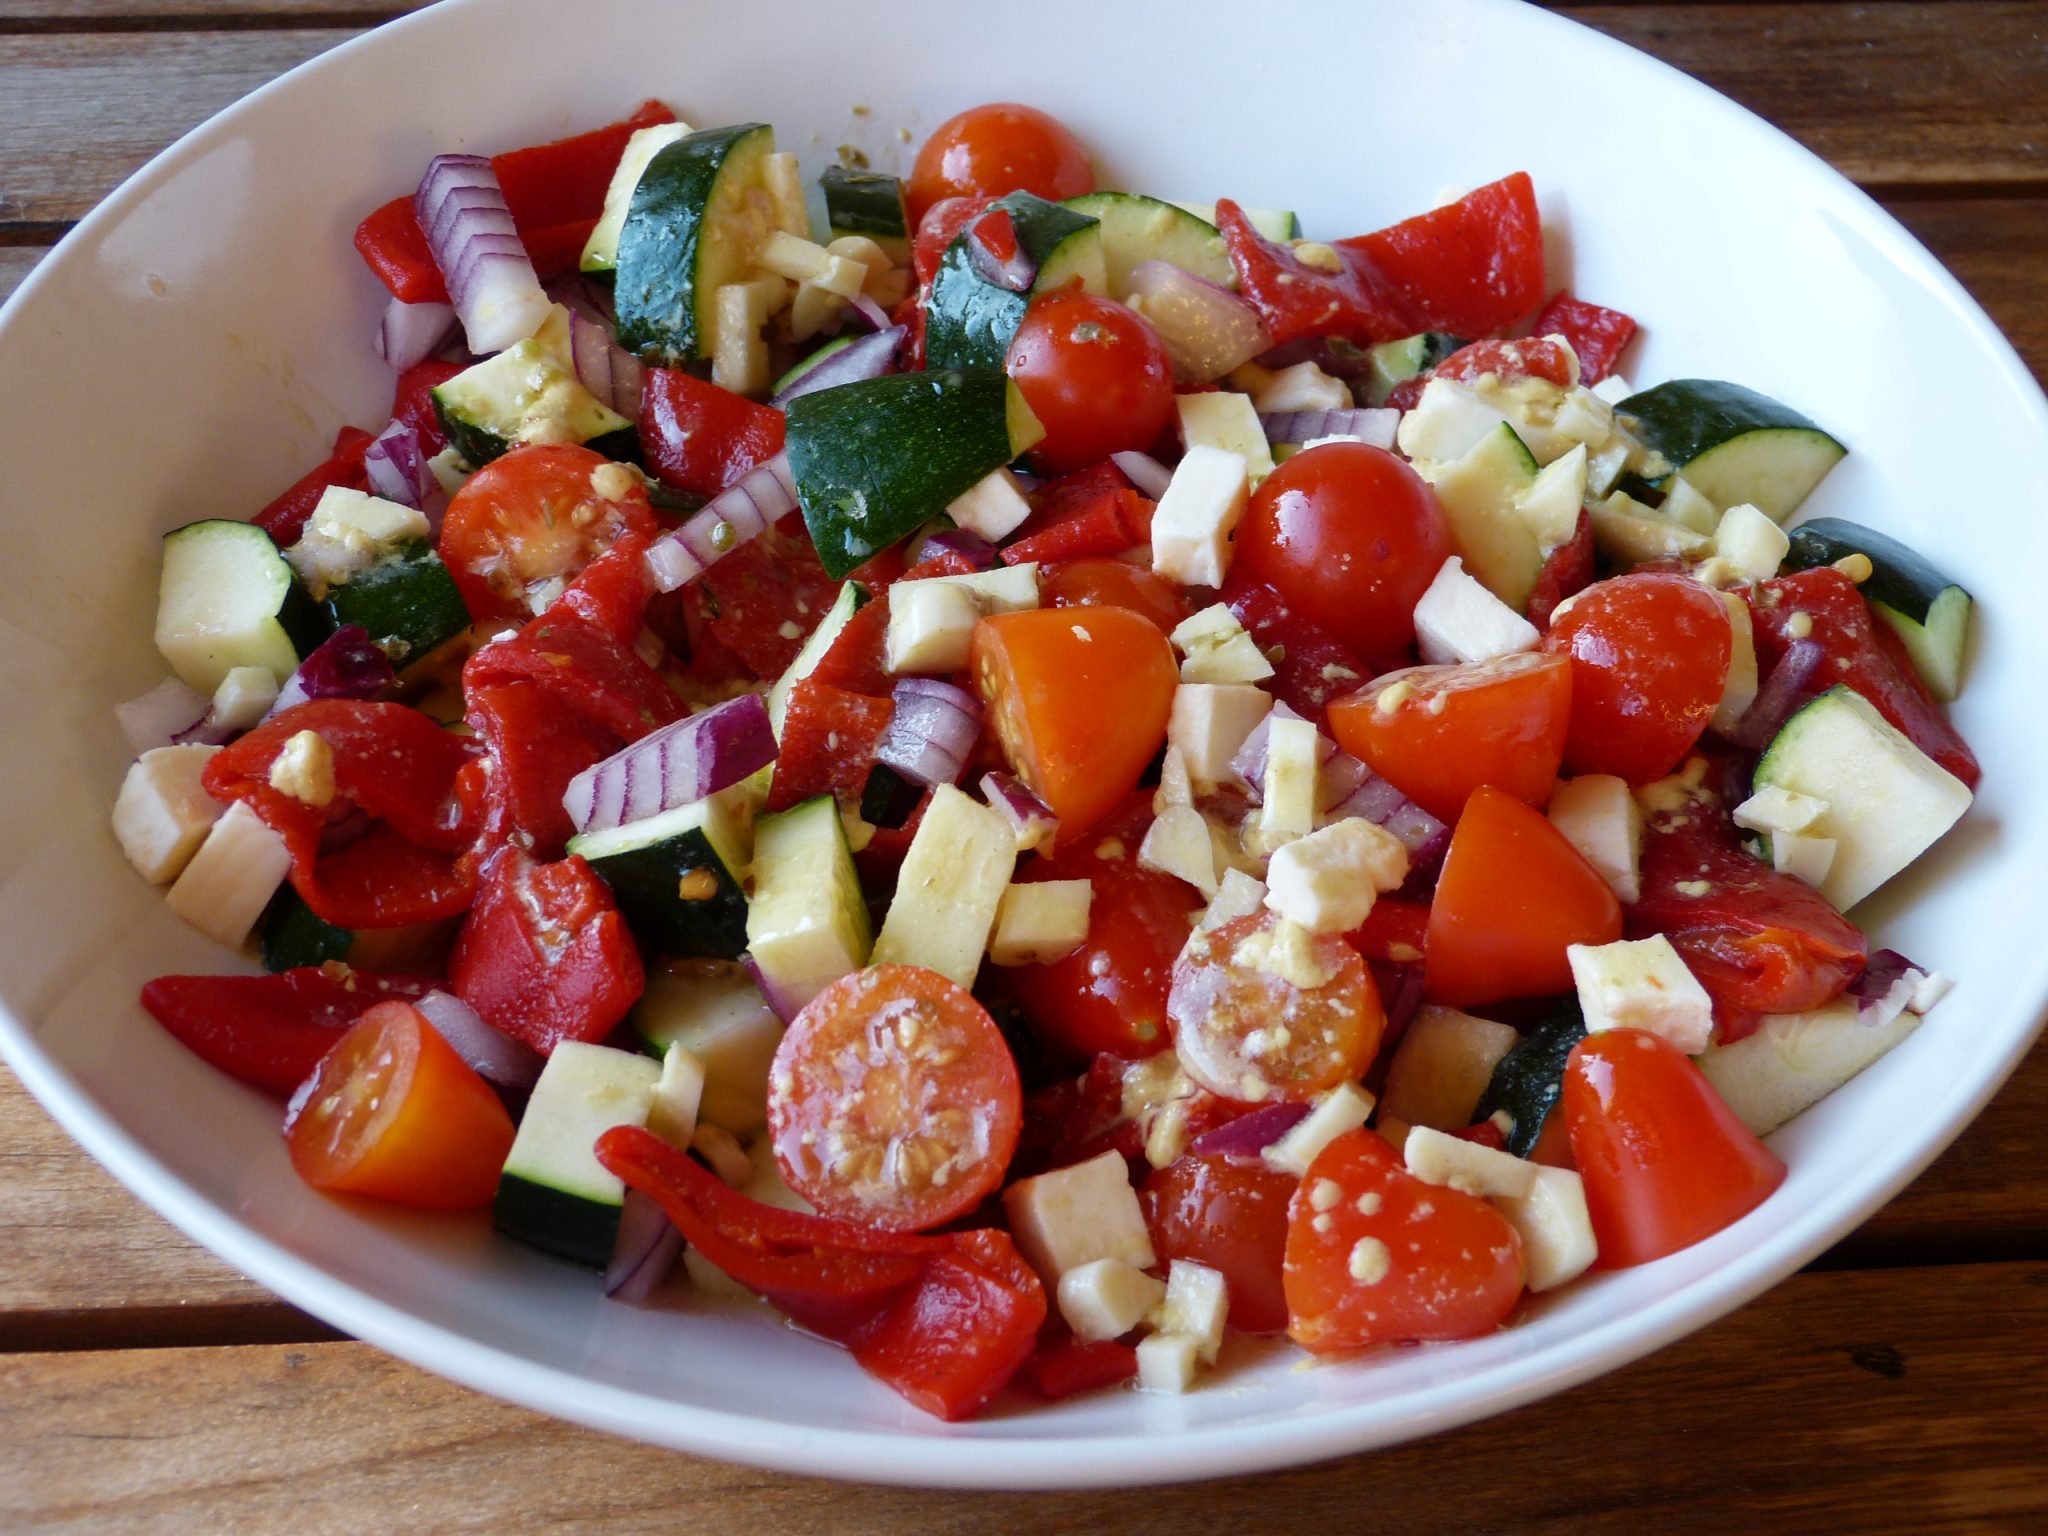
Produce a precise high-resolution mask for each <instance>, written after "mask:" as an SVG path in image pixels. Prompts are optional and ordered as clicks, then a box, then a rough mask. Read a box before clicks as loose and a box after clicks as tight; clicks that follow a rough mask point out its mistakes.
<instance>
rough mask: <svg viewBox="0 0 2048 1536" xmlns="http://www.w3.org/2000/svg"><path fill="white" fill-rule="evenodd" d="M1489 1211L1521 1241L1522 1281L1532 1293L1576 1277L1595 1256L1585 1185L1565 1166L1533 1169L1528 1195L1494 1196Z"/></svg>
mask: <svg viewBox="0 0 2048 1536" xmlns="http://www.w3.org/2000/svg"><path fill="white" fill-rule="evenodd" d="M1493 1207H1494V1209H1495V1210H1497V1211H1499V1212H1500V1213H1501V1215H1503V1216H1505V1217H1507V1219H1508V1225H1509V1226H1511V1227H1513V1228H1514V1229H1515V1232H1516V1234H1517V1235H1518V1236H1520V1238H1521V1239H1522V1267H1523V1271H1524V1277H1523V1283H1524V1284H1526V1285H1527V1286H1528V1288H1529V1290H1530V1292H1531V1293H1532V1294H1540V1293H1541V1292H1543V1291H1553V1290H1556V1289H1557V1287H1559V1286H1560V1285H1563V1284H1564V1283H1565V1282H1566V1281H1568V1280H1576V1279H1578V1277H1579V1276H1580V1275H1582V1274H1584V1273H1585V1272H1586V1271H1587V1270H1588V1269H1590V1268H1592V1267H1593V1260H1594V1259H1596V1258H1598V1257H1599V1254H1600V1246H1599V1244H1598V1243H1597V1242H1596V1241H1595V1240H1594V1237H1593V1219H1592V1217H1591V1215H1590V1214H1589V1213H1588V1212H1587V1210H1586V1181H1585V1180H1584V1179H1583V1178H1581V1177H1580V1176H1579V1175H1578V1174H1576V1173H1574V1172H1573V1171H1572V1170H1571V1169H1569V1168H1537V1169H1536V1170H1535V1182H1534V1183H1533V1184H1532V1185H1531V1186H1530V1188H1529V1191H1528V1193H1526V1194H1523V1195H1519V1196H1517V1195H1499V1196H1495V1197H1494V1201H1493Z"/></svg>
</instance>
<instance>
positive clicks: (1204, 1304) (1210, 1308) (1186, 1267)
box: [1151, 1259, 1230, 1365]
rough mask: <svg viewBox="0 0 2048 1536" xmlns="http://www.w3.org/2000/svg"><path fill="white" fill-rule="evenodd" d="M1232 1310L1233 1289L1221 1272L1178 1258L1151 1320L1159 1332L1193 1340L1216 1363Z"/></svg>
mask: <svg viewBox="0 0 2048 1536" xmlns="http://www.w3.org/2000/svg"><path fill="white" fill-rule="evenodd" d="M1229 1313H1230V1290H1229V1287H1228V1286H1227V1285H1226V1284H1225V1282H1224V1279H1223V1275H1222V1272H1221V1271H1220V1270H1215V1269H1211V1268H1210V1267H1209V1266H1208V1265H1207V1264H1196V1263H1193V1262H1192V1261H1190V1260H1187V1259H1175V1260H1174V1261H1173V1262H1172V1263H1171V1264H1170V1265H1168V1266H1167V1270H1166V1294H1165V1295H1164V1296H1163V1297H1162V1298H1161V1299H1160V1301H1159V1304H1158V1305H1157V1306H1156V1307H1154V1308H1153V1309H1152V1316H1151V1323H1152V1326H1153V1328H1155V1329H1156V1330H1157V1331H1159V1332H1160V1333H1163V1334H1167V1335H1179V1336H1181V1337H1184V1338H1190V1339H1193V1340H1194V1341H1195V1348H1196V1352H1197V1353H1198V1354H1199V1355H1200V1356H1201V1357H1202V1359H1203V1361H1204V1362H1205V1363H1207V1364H1210V1365H1214V1364H1215V1363H1216V1355H1217V1352H1218V1351H1219V1350H1221V1349H1222V1348H1223V1324H1224V1320H1225V1319H1226V1318H1227V1317H1228V1316H1229Z"/></svg>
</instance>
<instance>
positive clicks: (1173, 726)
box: [1166, 683, 1273, 789]
mask: <svg viewBox="0 0 2048 1536" xmlns="http://www.w3.org/2000/svg"><path fill="white" fill-rule="evenodd" d="M1272 710H1273V696H1272V695H1271V694H1270V693H1267V692H1266V691H1265V690H1264V689H1263V688H1254V687H1252V686H1251V685H1249V684H1247V683H1182V684H1181V685H1180V686H1179V687H1178V688H1176V689H1174V691H1173V709H1172V712H1171V714H1170V715H1169V716H1168V718H1167V723H1166V739H1167V741H1168V742H1169V743H1171V744H1172V745H1173V746H1174V747H1176V748H1178V749H1179V751H1180V754H1181V757H1182V758H1183V759H1184V760H1185V761H1186V763H1187V765H1188V777H1189V778H1191V779H1193V780H1194V782H1195V784H1196V786H1197V787H1198V788H1201V789H1208V788H1212V787H1213V786H1215V785H1217V784H1222V783H1225V782H1226V781H1228V780H1229V778H1230V777H1231V773H1230V760H1231V759H1232V758H1233V757H1235V756H1237V752H1238V749H1239V748H1240V747H1242V746H1243V745H1244V744H1245V740H1246V738H1248V737H1249V736H1250V735H1251V733H1252V732H1253V731H1255V730H1257V729H1258V727H1259V722H1260V721H1261V720H1263V719H1265V718H1266V716H1267V715H1269V714H1271V713H1272Z"/></svg>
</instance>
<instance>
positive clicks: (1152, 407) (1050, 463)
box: [1003, 288, 1173, 475]
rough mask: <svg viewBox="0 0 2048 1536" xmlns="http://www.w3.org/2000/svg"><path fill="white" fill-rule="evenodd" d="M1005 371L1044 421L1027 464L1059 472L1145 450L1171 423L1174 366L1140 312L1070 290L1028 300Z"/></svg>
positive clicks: (1111, 300)
mask: <svg viewBox="0 0 2048 1536" xmlns="http://www.w3.org/2000/svg"><path fill="white" fill-rule="evenodd" d="M1003 367H1004V370H1005V371H1006V372H1007V373H1008V374H1009V375H1010V377H1011V378H1012V379H1015V380H1016V381H1017V388H1018V390H1019V391H1020V392H1022V394H1023V396H1024V400H1025V403H1026V404H1027V405H1029V406H1030V407H1031V413H1032V414H1033V415H1034V416H1036V417H1037V418H1038V420H1039V423H1040V425H1042V426H1043V427H1044V428H1045V436H1044V438H1043V439H1041V440H1040V442H1039V444H1038V446H1037V447H1035V448H1033V449H1032V450H1031V467H1032V468H1033V469H1036V470H1037V471H1039V472H1040V473H1041V474H1047V475H1063V474H1067V473H1069V472H1070V471H1073V470H1077V469H1084V468H1086V467H1087V466H1088V465H1090V464H1095V463H1099V462H1100V461H1101V460H1103V459H1106V458H1108V457H1109V456H1110V455H1111V454H1112V453H1116V452H1118V451H1120V450H1122V449H1126V448H1137V449H1144V448H1149V447H1150V446H1151V445H1152V444H1153V443H1155V442H1157V441H1158V440H1159V435H1160V434H1161V433H1162V432H1164V431H1165V430H1166V428H1167V426H1168V424H1169V423H1171V422H1172V420H1173V364H1172V362H1171V360H1170V359H1168V357H1167V355H1166V343H1164V342H1163V341H1161V340H1160V339H1159V333H1158V332H1157V331H1155V330H1153V329H1152V324H1151V322H1150V321H1148V320H1146V319H1145V318H1144V316H1142V315H1139V314H1137V313H1135V312H1134V311H1132V310H1129V309H1126V308H1125V307H1124V306H1123V305H1121V304H1119V303H1117V302H1116V301H1115V300H1113V299H1099V298H1097V297H1095V295H1093V294H1090V293H1083V292H1081V291H1080V290H1079V289H1078V288H1068V289H1063V290H1061V291H1060V292H1058V293H1049V294H1046V295H1045V296H1044V297H1042V298H1039V299H1036V300H1034V301H1033V303H1032V305H1031V308H1030V309H1028V310H1027V311H1025V314H1024V321H1023V323H1022V324H1021V325H1019V326H1018V327H1017V334H1016V336H1015V337H1014V338H1012V340H1011V342H1010V352H1009V356H1008V357H1007V358H1006V359H1005V360H1004V363H1003Z"/></svg>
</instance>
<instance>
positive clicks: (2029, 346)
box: [1885, 88, 2048, 387]
mask: <svg viewBox="0 0 2048 1536" xmlns="http://www.w3.org/2000/svg"><path fill="white" fill-rule="evenodd" d="M2044 89H2048V88H2044ZM1885 206H1886V207H1887V208H1889V209H1890V210H1891V212H1892V213H1893V214H1894V215H1895V216H1896V217H1897V218H1898V220H1899V222H1900V223H1902V224H1904V225H1905V226H1906V227H1907V228H1908V229H1910V230H1911V231H1912V232H1913V233H1914V234H1915V235H1916V236H1917V237H1918V238H1919V239H1920V241H1921V242H1922V243H1923V244H1924V245H1925V246H1926V247H1927V248H1928V249H1929V250H1930V251H1932V252H1934V254H1935V255H1936V256H1938V257H1940V258H1941V260H1942V262H1943V264H1944V265H1946V266H1947V267H1948V269H1949V270H1950V271H1951V272H1953V273H1955V275H1956V276H1957V277H1959V278H1961V279H1962V283H1963V286H1964V287H1965V288H1967V289H1969V290H1970V292H1971V293H1972V294H1973V295H1974V296H1975V297H1976V299H1977V302H1978V303H1980V304H1982V305H1983V306H1984V308H1985V310H1986V311H1987V312H1988V313H1989V314H1990V316H1991V318H1992V319H1993V320H1995V321H1996V322H1998V326H1999V328H2000V329H2001V330H2003V331H2004V332H2005V334H2006V337H2007V339H2009V340H2010V341H2011V342H2012V344H2013V346H2015V347H2016V348H2018V350H2019V354H2020V356H2021V357H2023V358H2024V359H2026V362H2027V365H2028V366H2029V367H2030V368H2032V369H2033V370H2034V377H2035V378H2036V379H2039V380H2040V381H2041V382H2042V383H2043V384H2044V385H2048V285H2044V284H2043V282H2042V274H2043V268H2042V253H2043V252H2044V251H2048V197H2040V198H1960V199H1941V198H1896V199H1887V200H1886V204H1885ZM1930 385H1931V387H1938V381H1930Z"/></svg>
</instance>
